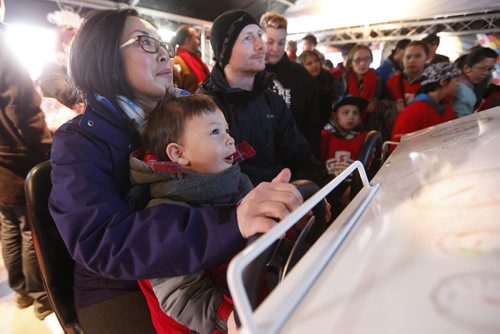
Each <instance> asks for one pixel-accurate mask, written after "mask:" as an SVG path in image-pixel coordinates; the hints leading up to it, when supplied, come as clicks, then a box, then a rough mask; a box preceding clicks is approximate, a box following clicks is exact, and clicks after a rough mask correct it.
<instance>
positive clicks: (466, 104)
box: [453, 47, 498, 117]
mask: <svg viewBox="0 0 500 334" xmlns="http://www.w3.org/2000/svg"><path fill="white" fill-rule="evenodd" d="M497 56H498V55H497V53H496V52H495V51H494V50H492V49H490V48H483V47H478V48H475V49H474V50H472V51H471V52H470V53H469V54H468V55H467V56H465V58H464V60H463V64H462V66H461V69H462V75H461V76H460V77H459V78H458V89H457V94H456V96H455V98H454V99H453V110H454V111H455V113H456V115H457V117H463V116H467V115H470V114H472V113H473V112H474V108H475V106H476V104H477V102H478V97H477V96H476V94H475V92H474V88H475V86H478V85H480V84H481V83H482V82H484V81H485V80H486V79H488V77H489V76H490V74H491V72H492V71H493V70H494V69H495V62H496V59H497ZM481 98H482V97H481ZM481 98H480V99H479V100H480V101H479V102H481Z"/></svg>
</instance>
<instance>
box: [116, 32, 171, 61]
mask: <svg viewBox="0 0 500 334" xmlns="http://www.w3.org/2000/svg"><path fill="white" fill-rule="evenodd" d="M143 41H149V42H152V43H151V46H152V47H153V49H150V48H148V47H147V46H145V45H144V44H143ZM134 42H138V43H139V46H140V47H141V49H143V50H144V52H147V53H158V52H160V48H163V49H164V50H165V51H167V53H168V56H169V57H170V58H174V57H175V49H174V48H173V47H172V45H171V44H170V43H168V42H164V41H160V40H157V39H156V38H154V37H151V36H148V35H137V36H135V37H132V38H130V39H129V40H127V41H125V42H123V44H122V45H120V49H121V48H124V47H126V46H129V45H130V44H132V43H134Z"/></svg>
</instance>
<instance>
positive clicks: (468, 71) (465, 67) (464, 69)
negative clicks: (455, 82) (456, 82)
mask: <svg viewBox="0 0 500 334" xmlns="http://www.w3.org/2000/svg"><path fill="white" fill-rule="evenodd" d="M470 71H472V68H471V67H470V66H469V65H464V67H463V70H462V72H464V74H467V73H470Z"/></svg>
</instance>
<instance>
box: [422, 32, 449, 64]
mask: <svg viewBox="0 0 500 334" xmlns="http://www.w3.org/2000/svg"><path fill="white" fill-rule="evenodd" d="M439 41H440V39H439V36H438V35H436V34H429V35H427V36H426V37H424V39H422V42H424V43H425V44H427V46H428V47H429V56H428V57H427V62H426V64H427V65H429V64H437V63H443V62H446V63H449V62H450V58H448V57H446V56H444V55H442V54H439V53H436V50H437V48H438V47H439Z"/></svg>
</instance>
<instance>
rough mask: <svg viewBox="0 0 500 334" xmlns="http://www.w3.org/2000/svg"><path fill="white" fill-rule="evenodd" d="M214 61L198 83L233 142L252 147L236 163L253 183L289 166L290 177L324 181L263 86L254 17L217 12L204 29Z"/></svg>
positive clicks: (266, 83)
mask: <svg viewBox="0 0 500 334" xmlns="http://www.w3.org/2000/svg"><path fill="white" fill-rule="evenodd" d="M210 43H211V44H212V48H213V50H214V54H215V60H216V64H215V66H214V67H213V69H212V72H211V73H210V76H209V77H208V78H207V80H205V82H204V83H203V84H202V86H201V88H200V92H201V93H205V94H208V95H211V96H212V97H213V98H214V100H215V102H216V103H217V105H218V106H219V108H220V109H221V110H222V112H223V113H224V115H225V117H226V120H227V122H228V123H229V131H230V134H231V136H232V137H233V138H234V140H235V143H236V144H238V143H241V142H243V141H247V142H248V143H249V144H250V145H252V146H253V147H254V148H255V150H256V152H257V153H256V155H255V156H254V157H253V158H250V159H248V160H245V161H243V162H242V163H240V165H241V169H242V171H243V172H244V173H246V174H247V175H248V176H249V177H250V180H251V181H252V183H253V184H254V185H257V184H259V183H260V182H263V181H268V182H269V181H271V180H272V179H273V177H274V176H276V175H277V174H278V173H279V172H280V170H281V169H283V168H285V167H289V168H291V169H292V173H293V174H294V176H295V178H299V177H300V178H308V179H311V180H313V181H316V182H318V183H320V184H324V183H326V181H327V179H326V177H328V175H327V173H326V169H325V168H324V166H323V165H322V164H320V163H319V162H318V161H316V160H314V158H313V157H312V153H311V150H310V146H309V143H308V142H307V140H306V139H305V137H304V136H303V135H302V133H300V131H299V129H298V128H297V126H296V124H295V122H294V120H293V117H292V114H291V113H290V110H289V109H288V107H287V106H286V104H285V102H284V100H283V99H282V98H281V97H280V96H279V95H277V94H275V93H273V92H272V91H271V90H270V89H268V87H270V86H271V85H272V82H273V75H272V74H270V73H268V72H265V71H264V68H265V47H264V43H263V41H262V30H261V28H260V26H259V24H258V23H257V21H256V20H255V19H254V18H253V17H252V16H251V15H250V14H248V13H247V12H245V11H243V10H231V11H228V12H225V13H223V14H222V15H220V16H219V17H217V18H216V19H215V21H214V23H213V26H212V31H211V32H210Z"/></svg>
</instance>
